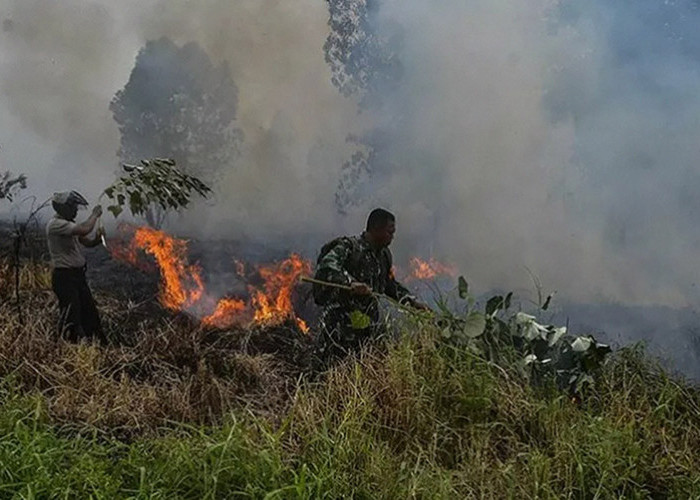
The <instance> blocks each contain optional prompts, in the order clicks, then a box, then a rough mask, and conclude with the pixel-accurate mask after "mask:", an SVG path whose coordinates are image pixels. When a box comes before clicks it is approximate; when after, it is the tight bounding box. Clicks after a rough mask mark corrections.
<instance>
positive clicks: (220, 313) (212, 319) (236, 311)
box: [202, 298, 247, 328]
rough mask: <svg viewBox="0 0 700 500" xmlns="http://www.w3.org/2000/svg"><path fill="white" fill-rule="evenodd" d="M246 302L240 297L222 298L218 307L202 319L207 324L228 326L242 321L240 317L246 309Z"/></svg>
mask: <svg viewBox="0 0 700 500" xmlns="http://www.w3.org/2000/svg"><path fill="white" fill-rule="evenodd" d="M246 307H247V306H246V303H245V301H243V300H240V299H231V298H227V299H221V300H220V301H219V302H218V303H217V304H216V309H215V310H214V312H213V313H211V314H210V315H209V316H206V317H205V318H204V319H202V323H204V324H205V325H207V326H215V327H217V328H227V327H229V326H231V325H235V324H236V323H239V322H240V318H241V316H242V315H243V314H245V311H246Z"/></svg>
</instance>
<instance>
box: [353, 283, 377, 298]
mask: <svg viewBox="0 0 700 500" xmlns="http://www.w3.org/2000/svg"><path fill="white" fill-rule="evenodd" d="M350 293H352V294H353V295H372V289H371V288H370V287H369V285H367V284H365V283H361V282H359V281H353V282H352V283H350Z"/></svg>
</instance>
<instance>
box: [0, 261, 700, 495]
mask: <svg viewBox="0 0 700 500" xmlns="http://www.w3.org/2000/svg"><path fill="white" fill-rule="evenodd" d="M0 269H2V268H0ZM35 269H36V270H39V271H40V272H43V271H42V269H43V268H42V267H41V266H38V267H37V268H35ZM32 272H33V271H32V270H31V269H27V270H24V271H23V273H24V274H23V276H27V278H26V281H25V283H26V285H27V288H26V289H25V292H24V294H23V300H24V301H25V308H26V311H27V317H29V318H31V321H29V322H28V324H27V325H25V326H24V327H20V326H19V325H17V324H16V319H15V318H16V317H15V315H14V314H13V310H12V303H11V302H8V301H5V300H4V301H3V303H2V305H1V306H0V324H1V325H2V326H0V377H1V379H2V383H0V401H1V402H2V408H1V409H0V492H1V493H0V496H13V495H15V496H22V497H54V496H55V497H88V496H93V497H102V498H126V497H130V498H133V497H144V498H145V497H160V498H231V497H252V498H261V497H265V496H266V495H267V498H319V497H327V498H349V497H355V498H562V497H566V498H623V497H624V498H698V497H699V496H700V472H699V471H700V393H699V392H698V390H697V388H693V387H692V386H690V385H688V384H687V383H685V382H683V381H682V380H677V379H674V378H671V377H669V376H668V375H667V374H666V373H665V372H664V371H663V369H661V368H660V367H659V366H657V365H656V364H654V363H653V362H651V361H650V360H649V359H648V358H647V357H646V356H645V355H644V354H643V352H642V351H641V350H640V349H636V348H634V349H626V350H623V351H621V352H619V353H617V354H616V355H615V356H614V357H613V358H612V359H611V360H610V361H609V362H608V364H607V365H606V366H605V367H604V370H603V373H602V375H601V377H600V379H599V380H598V381H597V383H596V385H595V387H593V388H592V390H591V392H590V393H588V394H587V396H586V397H585V398H584V400H583V401H582V402H581V403H575V402H572V401H570V400H569V398H568V397H566V396H565V395H563V394H562V393H560V392H559V391H557V390H556V389H554V388H553V387H549V386H544V387H532V386H530V385H528V384H527V383H525V382H524V380H523V379H522V378H520V377H519V375H518V372H517V370H516V368H515V366H509V365H503V366H501V367H495V366H493V365H491V364H489V363H487V362H485V361H484V360H482V359H480V358H479V357H477V356H475V355H474V354H472V353H470V352H467V351H465V350H461V349H458V348H455V347H452V346H450V345H448V344H445V343H443V342H440V334H441V332H440V331H439V329H437V328H435V327H434V326H432V325H430V324H426V323H420V322H419V320H418V319H415V320H413V321H412V322H409V324H407V325H405V330H404V334H403V335H402V336H401V338H400V339H399V340H397V341H396V342H393V343H391V344H389V345H387V346H384V347H382V348H379V347H377V348H373V349H368V350H366V351H364V352H363V353H362V355H361V356H360V357H359V359H357V360H348V361H346V362H345V363H343V364H341V365H339V366H337V367H336V368H334V369H332V370H330V371H329V372H327V373H326V374H325V375H324V376H323V377H321V378H320V379H318V380H315V381H310V380H308V379H306V378H305V377H303V376H302V372H303V370H302V368H301V367H303V366H304V359H303V356H304V353H306V347H307V344H306V343H307V342H308V336H307V335H306V334H303V333H301V332H300V331H299V330H298V328H296V324H295V322H294V321H288V323H287V324H286V325H281V326H276V327H274V328H270V327H267V328H266V327H262V326H256V327H254V328H252V329H246V328H239V329H232V330H225V331H216V330H211V329H207V328H203V327H202V326H201V325H200V324H199V322H197V321H193V320H192V318H191V317H189V316H186V315H183V314H174V313H162V312H161V313H158V314H156V310H155V309H148V310H144V307H145V308H148V307H152V306H148V305H147V306H139V305H133V304H132V305H131V306H129V304H127V303H124V302H122V301H117V300H116V299H113V298H111V297H109V296H106V295H103V294H101V295H100V296H99V297H98V301H99V302H100V305H101V307H102V309H103V311H104V312H105V314H104V316H105V323H106V326H107V331H108V332H109V334H110V335H111V336H112V338H116V337H118V336H123V337H125V338H129V339H132V340H131V341H130V342H129V343H128V345H121V346H109V347H100V346H96V345H86V344H83V345H71V344H67V343H64V342H62V341H57V340H55V339H53V338H52V333H51V327H52V321H53V315H52V313H53V305H52V304H53V299H52V297H51V295H50V293H49V292H48V291H46V289H45V283H44V282H43V281H42V279H39V278H37V279H35V280H32V279H30V278H28V276H30V275H31V274H32ZM3 290H4V289H3ZM0 293H1V292H0ZM3 298H6V297H3Z"/></svg>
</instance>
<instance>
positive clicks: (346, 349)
mask: <svg viewBox="0 0 700 500" xmlns="http://www.w3.org/2000/svg"><path fill="white" fill-rule="evenodd" d="M350 313H351V310H348V309H346V308H344V307H328V308H326V309H324V310H323V312H322V313H321V318H320V324H319V332H318V335H317V337H316V339H315V342H314V356H313V357H314V362H315V363H314V364H315V366H316V368H318V369H325V368H328V367H330V366H332V365H333V364H334V363H336V362H338V361H340V360H342V359H344V358H345V357H347V356H348V355H352V354H355V353H358V352H359V351H360V349H361V348H362V346H363V345H365V344H367V343H368V342H371V341H373V340H375V339H378V338H380V337H382V335H383V333H384V332H385V330H386V329H385V327H384V325H383V324H381V323H380V322H379V321H378V318H376V317H374V316H375V315H371V316H370V318H371V320H372V322H371V325H370V326H369V327H368V328H362V329H356V328H353V327H352V324H351V321H350ZM377 316H378V315H377Z"/></svg>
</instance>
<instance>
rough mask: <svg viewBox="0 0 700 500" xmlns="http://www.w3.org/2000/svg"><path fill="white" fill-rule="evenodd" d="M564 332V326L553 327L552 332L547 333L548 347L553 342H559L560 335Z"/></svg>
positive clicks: (551, 345)
mask: <svg viewBox="0 0 700 500" xmlns="http://www.w3.org/2000/svg"><path fill="white" fill-rule="evenodd" d="M564 334H566V327H565V326H562V327H561V328H554V329H553V330H552V332H551V333H550V334H549V341H548V344H549V347H553V346H554V344H556V343H557V342H559V339H561V338H562V336H563V335H564Z"/></svg>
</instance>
